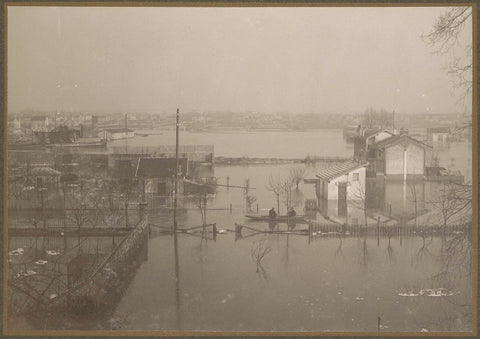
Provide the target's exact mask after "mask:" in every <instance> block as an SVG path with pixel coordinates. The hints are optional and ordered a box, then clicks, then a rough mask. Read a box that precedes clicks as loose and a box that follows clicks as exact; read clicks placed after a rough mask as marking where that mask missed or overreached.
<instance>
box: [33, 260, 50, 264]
mask: <svg viewBox="0 0 480 339" xmlns="http://www.w3.org/2000/svg"><path fill="white" fill-rule="evenodd" d="M46 263H48V261H46V260H42V259H39V260H37V261H35V264H37V265H45V264H46Z"/></svg>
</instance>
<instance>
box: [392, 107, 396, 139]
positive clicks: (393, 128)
mask: <svg viewBox="0 0 480 339" xmlns="http://www.w3.org/2000/svg"><path fill="white" fill-rule="evenodd" d="M392 132H393V134H395V110H393V118H392Z"/></svg>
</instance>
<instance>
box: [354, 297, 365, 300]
mask: <svg viewBox="0 0 480 339" xmlns="http://www.w3.org/2000/svg"><path fill="white" fill-rule="evenodd" d="M355 300H358V301H362V300H364V299H363V298H362V297H356V298H355Z"/></svg>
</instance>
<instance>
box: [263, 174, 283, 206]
mask: <svg viewBox="0 0 480 339" xmlns="http://www.w3.org/2000/svg"><path fill="white" fill-rule="evenodd" d="M283 185H284V181H283V180H282V178H279V177H278V178H274V177H273V176H272V175H271V174H270V175H269V177H268V183H267V185H266V188H267V190H269V191H270V192H272V193H273V194H274V195H275V198H276V200H277V214H278V215H280V196H281V194H282V189H283Z"/></svg>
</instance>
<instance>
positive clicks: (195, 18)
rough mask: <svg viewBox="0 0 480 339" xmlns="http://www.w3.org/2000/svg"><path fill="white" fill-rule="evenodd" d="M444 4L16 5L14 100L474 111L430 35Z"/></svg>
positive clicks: (15, 103)
mask: <svg viewBox="0 0 480 339" xmlns="http://www.w3.org/2000/svg"><path fill="white" fill-rule="evenodd" d="M445 10H446V7H399V8H390V7H385V8H371V7H370V8H367V7H365V8H362V7H360V8H359V7H355V8H348V7H342V8H333V7H332V8H330V7H328V8H322V7H313V8H294V7H291V8H282V7H273V8H268V7H267V8H262V7H252V8H229V7H227V8H200V7H198V8H166V7H159V8H151V7H149V8H142V7H118V8H117V7H46V6H45V7H30V6H19V7H15V6H9V7H8V37H7V43H8V70H7V71H8V84H7V85H8V97H7V100H8V112H9V113H19V112H22V111H25V110H33V111H57V110H58V111H76V112H91V113H115V112H120V113H128V112H134V113H135V112H138V113H140V112H142V113H143V112H144V113H172V112H174V110H175V109H176V108H177V107H179V108H180V109H181V110H182V111H183V112H191V111H198V112H248V111H251V112H259V113H344V114H347V113H361V112H363V111H364V110H365V109H366V108H368V107H373V108H376V109H385V110H387V111H395V112H396V113H399V114H402V113H406V114H414V113H457V114H458V113H463V112H464V111H467V112H471V99H470V98H467V99H466V100H465V101H462V102H459V100H458V99H459V96H458V93H455V92H454V89H453V85H452V81H451V79H450V78H449V76H448V75H447V74H446V71H445V69H444V66H445V64H446V63H447V62H448V58H449V55H439V54H433V53H432V49H431V48H430V47H428V46H427V45H426V44H425V43H424V42H423V41H422V39H421V38H420V37H421V35H422V34H427V33H428V32H429V31H430V29H431V28H432V26H433V24H434V22H435V19H436V18H437V17H438V16H439V15H440V14H441V13H443V12H444V11H445ZM471 37H472V31H471V24H467V25H466V26H465V30H464V32H463V36H461V37H460V42H461V43H463V44H468V43H469V42H470V41H471Z"/></svg>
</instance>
